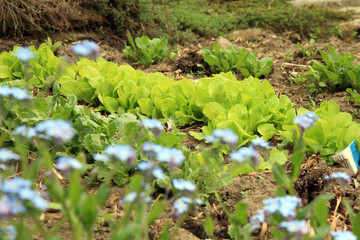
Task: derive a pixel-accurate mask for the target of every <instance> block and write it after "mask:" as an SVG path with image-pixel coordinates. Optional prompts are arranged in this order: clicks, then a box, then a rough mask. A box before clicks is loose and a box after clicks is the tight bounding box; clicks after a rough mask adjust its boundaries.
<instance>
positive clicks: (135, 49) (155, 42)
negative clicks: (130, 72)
mask: <svg viewBox="0 0 360 240" xmlns="http://www.w3.org/2000/svg"><path fill="white" fill-rule="evenodd" d="M127 37H128V40H129V42H130V46H126V47H125V49H124V50H123V52H124V53H125V54H126V56H127V57H128V58H131V59H132V60H134V61H135V62H134V64H141V65H144V66H145V67H147V66H149V65H151V64H154V63H157V62H158V61H160V60H162V59H165V58H167V57H169V56H174V53H173V52H171V51H169V49H168V42H167V40H166V39H165V38H154V39H151V40H150V39H149V38H148V37H147V36H142V37H140V38H135V41H134V40H133V38H132V36H131V34H130V32H129V30H127Z"/></svg>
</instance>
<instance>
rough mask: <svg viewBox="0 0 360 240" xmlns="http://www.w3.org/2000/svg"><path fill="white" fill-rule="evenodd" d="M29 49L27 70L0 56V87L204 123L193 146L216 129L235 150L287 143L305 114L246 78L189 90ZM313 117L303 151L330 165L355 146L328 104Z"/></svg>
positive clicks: (225, 76)
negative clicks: (48, 91)
mask: <svg viewBox="0 0 360 240" xmlns="http://www.w3.org/2000/svg"><path fill="white" fill-rule="evenodd" d="M30 49H31V50H32V51H33V52H34V53H35V54H36V58H34V59H32V60H30V61H29V62H28V63H22V62H21V61H20V60H18V59H17V58H16V57H15V56H14V55H13V54H12V52H3V53H2V54H1V55H0V70H1V71H0V80H1V82H2V83H6V84H8V85H10V86H29V85H30V86H32V87H34V88H43V87H47V86H48V87H51V86H52V85H53V84H54V82H55V80H56V81H59V83H60V86H61V88H60V93H61V94H62V95H64V96H68V95H70V94H73V95H75V96H76V97H77V99H78V100H80V101H84V102H86V103H88V104H92V105H94V106H96V110H98V111H101V110H106V111H107V112H110V113H124V112H130V113H136V114H142V115H145V116H147V117H149V118H157V119H163V120H164V121H167V120H174V121H175V123H176V124H177V126H186V125H191V124H195V123H199V122H204V123H206V125H205V126H203V127H202V133H197V132H190V134H192V135H193V136H194V137H195V138H197V139H199V140H200V139H203V138H204V136H205V135H210V134H211V132H212V131H213V130H214V129H216V128H227V129H232V130H233V131H234V132H235V133H236V134H237V135H238V136H239V144H238V146H243V145H246V144H247V143H248V142H249V141H251V139H254V138H255V137H257V136H262V137H263V138H264V139H265V140H269V139H273V138H274V137H275V138H276V139H277V140H282V141H285V143H291V142H292V141H293V139H292V138H293V137H292V136H293V131H294V130H295V129H296V128H295V125H294V123H293V119H294V117H295V115H296V114H301V113H304V112H306V111H307V110H306V109H302V108H301V109H295V108H294V107H293V106H292V103H291V101H290V99H289V98H288V97H287V96H284V95H281V96H277V95H276V93H275V92H274V90H273V88H272V86H271V84H270V83H269V82H268V81H267V80H263V81H260V80H259V79H257V78H253V77H251V76H250V77H248V78H247V79H244V80H242V81H238V80H237V79H236V78H235V76H234V75H233V74H232V73H231V72H229V73H220V74H217V75H214V76H213V77H208V78H202V79H200V80H199V81H197V82H195V83H194V82H192V81H190V80H188V79H185V78H184V79H182V80H180V81H175V80H174V79H173V78H167V77H166V76H164V75H163V74H162V73H159V72H156V73H151V74H148V75H147V74H145V73H143V72H142V71H139V70H135V69H133V68H132V67H131V66H129V65H121V66H118V65H117V64H115V63H113V62H107V61H106V60H104V59H102V58H98V59H97V61H92V60H89V59H85V58H81V59H80V60H79V61H78V62H76V63H72V64H69V63H67V61H66V59H65V57H56V56H55V55H54V53H53V51H52V49H51V47H50V46H49V45H47V44H42V45H41V46H40V47H39V48H38V49H35V47H33V46H31V47H30ZM24 80H25V81H24ZM55 83H56V82H55ZM315 113H316V114H317V115H318V116H319V117H320V119H319V121H317V123H316V124H315V126H314V127H312V128H311V129H309V130H308V131H307V132H306V133H305V140H306V143H307V147H308V150H309V151H310V152H312V153H320V156H323V157H325V158H326V159H327V161H328V162H329V163H330V164H331V163H332V160H331V158H329V156H330V155H332V154H334V153H336V152H337V151H339V150H342V149H344V148H345V147H346V146H347V145H348V144H350V143H351V142H352V141H353V140H357V136H358V135H359V133H360V125H359V124H357V123H355V122H354V121H353V120H352V116H351V114H349V113H344V112H340V110H339V106H338V105H337V104H336V103H335V102H332V101H329V102H324V103H322V104H321V106H320V107H319V108H317V109H316V110H315ZM59 117H60V115H59Z"/></svg>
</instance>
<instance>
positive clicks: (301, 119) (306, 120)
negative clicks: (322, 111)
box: [294, 112, 319, 131]
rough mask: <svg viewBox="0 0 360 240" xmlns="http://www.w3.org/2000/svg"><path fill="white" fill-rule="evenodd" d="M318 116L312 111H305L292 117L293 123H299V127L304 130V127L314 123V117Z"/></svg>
mask: <svg viewBox="0 0 360 240" xmlns="http://www.w3.org/2000/svg"><path fill="white" fill-rule="evenodd" d="M318 118H319V117H318V116H317V115H316V114H315V113H314V112H307V113H305V114H303V115H299V116H296V117H295V118H294V123H296V124H297V125H299V127H300V129H302V131H305V129H307V128H309V127H311V126H312V125H314V123H315V121H316V119H318Z"/></svg>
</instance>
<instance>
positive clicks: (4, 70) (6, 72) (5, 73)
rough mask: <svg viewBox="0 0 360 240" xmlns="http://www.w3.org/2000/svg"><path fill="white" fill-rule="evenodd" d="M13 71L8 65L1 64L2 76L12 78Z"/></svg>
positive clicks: (0, 75) (0, 72)
mask: <svg viewBox="0 0 360 240" xmlns="http://www.w3.org/2000/svg"><path fill="white" fill-rule="evenodd" d="M11 77H12V71H11V68H10V67H8V66H4V65H0V78H3V79H4V78H11Z"/></svg>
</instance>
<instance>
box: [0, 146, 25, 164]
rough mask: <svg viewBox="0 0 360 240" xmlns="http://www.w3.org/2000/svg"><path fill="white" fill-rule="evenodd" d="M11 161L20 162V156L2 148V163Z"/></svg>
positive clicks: (0, 151)
mask: <svg viewBox="0 0 360 240" xmlns="http://www.w3.org/2000/svg"><path fill="white" fill-rule="evenodd" d="M10 160H20V157H19V155H17V154H15V153H13V152H12V151H10V150H8V149H6V148H1V149H0V162H7V161H10Z"/></svg>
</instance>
